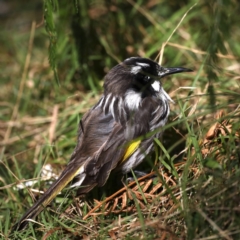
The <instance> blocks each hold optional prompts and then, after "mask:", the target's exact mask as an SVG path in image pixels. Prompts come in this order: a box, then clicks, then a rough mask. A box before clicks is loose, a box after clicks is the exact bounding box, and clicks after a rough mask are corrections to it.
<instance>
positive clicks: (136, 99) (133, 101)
mask: <svg viewBox="0 0 240 240" xmlns="http://www.w3.org/2000/svg"><path fill="white" fill-rule="evenodd" d="M124 101H125V104H126V106H127V107H128V108H129V109H130V110H136V109H138V108H139V105H140V103H141V101H142V97H141V93H138V92H135V91H133V90H128V91H127V92H126V94H125V100H124Z"/></svg>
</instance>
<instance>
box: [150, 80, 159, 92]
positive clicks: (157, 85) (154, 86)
mask: <svg viewBox="0 0 240 240" xmlns="http://www.w3.org/2000/svg"><path fill="white" fill-rule="evenodd" d="M152 88H153V89H154V90H155V91H156V92H159V91H160V88H161V86H160V82H159V81H155V82H153V83H152Z"/></svg>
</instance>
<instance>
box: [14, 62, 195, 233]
mask: <svg viewBox="0 0 240 240" xmlns="http://www.w3.org/2000/svg"><path fill="white" fill-rule="evenodd" d="M187 71H191V70H190V69H186V68H163V67H162V66H160V65H159V64H157V63H156V62H154V61H152V60H150V59H146V58H140V57H132V58H128V59H126V60H125V61H123V62H122V63H120V64H118V65H116V66H115V67H114V68H112V69H111V70H110V71H109V73H108V74H107V75H106V77H105V82H104V94H103V96H102V97H101V99H100V100H99V102H98V103H97V104H96V105H95V106H94V107H93V108H92V109H90V110H89V111H88V112H87V113H86V114H85V115H84V116H83V118H82V120H81V122H80V124H79V134H78V141H77V145H76V147H75V150H74V152H73V154H72V156H71V159H70V162H69V163H68V165H67V166H66V168H65V170H64V171H63V172H62V173H61V175H60V176H59V178H58V179H57V180H56V181H55V182H54V183H53V184H52V185H51V186H50V188H49V189H48V190H47V191H46V192H45V193H44V194H43V196H42V197H41V198H40V199H39V200H38V201H37V202H36V203H35V204H34V205H33V206H32V207H31V208H30V209H29V210H28V211H27V212H26V213H25V214H24V215H23V217H22V218H21V219H20V221H19V222H18V223H17V224H16V225H15V226H14V229H15V230H20V229H23V228H24V227H25V226H26V225H27V224H28V219H33V218H34V217H36V216H37V215H38V214H39V213H40V212H41V211H42V210H43V209H44V207H46V206H47V205H48V204H49V203H50V202H51V201H52V200H53V199H54V198H55V196H56V195H57V194H58V193H59V192H60V191H61V190H62V189H63V188H64V187H65V186H66V185H68V184H70V183H71V186H72V188H77V193H78V194H83V193H87V192H89V191H90V190H91V189H92V188H93V187H95V186H103V185H104V184H105V182H106V181H107V179H108V177H109V174H110V172H111V171H112V170H114V169H116V170H118V171H122V172H123V173H127V172H129V171H130V170H131V169H133V168H135V167H136V166H137V165H138V164H139V163H141V162H142V160H143V159H144V157H145V156H146V155H147V154H148V153H149V152H150V151H151V150H152V149H153V138H154V137H159V135H160V132H159V133H156V134H155V135H153V136H151V137H148V138H146V137H144V136H145V135H146V134H147V133H149V132H151V131H154V130H155V129H157V128H159V127H162V126H164V125H165V124H166V122H167V118H168V115H169V111H170V110H169V102H171V101H172V100H171V98H170V97H169V95H168V94H167V93H166V92H165V91H164V89H163V88H162V85H161V82H160V81H159V80H160V79H161V78H162V77H164V76H166V75H170V74H174V73H179V72H187ZM136 139H137V140H136Z"/></svg>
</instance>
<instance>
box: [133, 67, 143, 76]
mask: <svg viewBox="0 0 240 240" xmlns="http://www.w3.org/2000/svg"><path fill="white" fill-rule="evenodd" d="M141 70H142V67H140V66H134V67H132V68H131V73H134V74H137V73H139V72H140V71H141Z"/></svg>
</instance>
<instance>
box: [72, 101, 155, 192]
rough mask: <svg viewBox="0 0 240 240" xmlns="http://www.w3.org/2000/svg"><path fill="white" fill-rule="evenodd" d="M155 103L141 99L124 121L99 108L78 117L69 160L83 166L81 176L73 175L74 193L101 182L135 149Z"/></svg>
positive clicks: (147, 128)
mask: <svg viewBox="0 0 240 240" xmlns="http://www.w3.org/2000/svg"><path fill="white" fill-rule="evenodd" d="M158 105H159V102H156V101H153V100H152V99H151V98H149V99H146V100H144V101H143V102H142V104H141V106H140V107H139V109H138V111H135V112H134V114H133V113H129V114H128V117H127V119H126V121H125V123H124V124H122V122H123V121H115V120H114V118H113V115H112V114H111V112H110V111H109V112H108V113H105V112H103V110H102V109H101V108H95V109H93V110H91V113H90V114H89V115H86V117H85V118H83V119H82V124H81V126H80V128H81V130H80V131H81V132H80V137H79V139H78V145H77V146H76V149H75V152H74V155H73V156H72V159H71V161H70V163H69V164H70V165H71V164H74V165H75V166H77V167H78V166H81V165H82V164H84V167H85V170H84V173H85V176H84V178H85V179H84V180H83V181H82V179H79V176H80V175H79V176H78V175H77V176H76V177H75V179H74V180H73V182H75V183H76V181H79V180H80V181H82V182H81V186H82V188H80V189H79V190H78V194H81V193H85V192H88V191H89V190H90V189H92V188H93V187H94V186H96V185H98V186H102V185H104V184H105V182H106V180H107V179H108V177H109V174H110V172H111V171H112V170H113V169H115V168H116V167H117V166H118V165H119V164H121V163H122V161H125V160H127V159H128V158H129V157H130V156H131V155H132V154H133V153H134V152H135V150H136V149H137V148H138V146H139V145H140V143H141V141H142V140H139V139H137V140H135V139H136V138H138V137H140V136H143V135H144V134H147V133H148V132H149V130H150V125H149V122H151V120H152V118H153V117H154V115H153V114H152V112H153V110H154V109H156V106H158ZM149 111H150V112H149ZM79 185H80V184H79ZM83 186H84V187H83Z"/></svg>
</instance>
